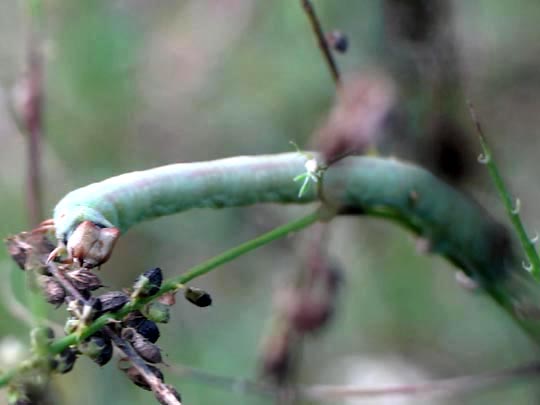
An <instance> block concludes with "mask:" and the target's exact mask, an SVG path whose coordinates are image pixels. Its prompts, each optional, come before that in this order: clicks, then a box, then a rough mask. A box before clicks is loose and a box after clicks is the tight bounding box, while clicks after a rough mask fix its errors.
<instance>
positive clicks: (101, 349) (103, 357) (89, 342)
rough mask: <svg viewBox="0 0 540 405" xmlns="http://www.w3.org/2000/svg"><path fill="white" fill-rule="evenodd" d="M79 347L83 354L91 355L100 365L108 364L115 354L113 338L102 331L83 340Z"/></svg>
mask: <svg viewBox="0 0 540 405" xmlns="http://www.w3.org/2000/svg"><path fill="white" fill-rule="evenodd" d="M78 349H79V351H80V352H81V353H82V354H84V355H86V356H88V357H90V358H91V359H92V360H93V361H94V362H96V363H97V364H98V365H99V366H104V365H105V364H107V363H108V362H109V361H110V360H111V358H112V355H113V346H112V342H111V339H110V338H109V337H108V336H105V335H103V334H101V333H96V334H95V335H92V336H90V337H89V338H88V339H86V340H84V341H83V342H81V344H79V346H78Z"/></svg>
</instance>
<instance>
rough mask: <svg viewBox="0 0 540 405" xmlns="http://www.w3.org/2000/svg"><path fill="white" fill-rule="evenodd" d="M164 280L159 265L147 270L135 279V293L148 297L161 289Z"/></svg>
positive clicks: (135, 294) (134, 295) (136, 295)
mask: <svg viewBox="0 0 540 405" xmlns="http://www.w3.org/2000/svg"><path fill="white" fill-rule="evenodd" d="M162 282H163V273H162V272H161V269H160V268H159V267H156V268H153V269H150V270H147V271H145V272H144V273H143V274H141V275H140V276H139V277H137V279H136V280H135V283H134V284H133V294H132V296H133V297H134V298H135V297H148V296H150V295H154V294H156V293H157V292H158V291H159V288H160V287H161V283H162Z"/></svg>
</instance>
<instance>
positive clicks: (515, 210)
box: [469, 103, 540, 280]
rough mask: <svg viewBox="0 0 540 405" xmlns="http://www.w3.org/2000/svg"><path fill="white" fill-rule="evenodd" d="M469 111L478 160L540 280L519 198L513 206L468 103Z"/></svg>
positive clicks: (538, 266)
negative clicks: (479, 153)
mask: <svg viewBox="0 0 540 405" xmlns="http://www.w3.org/2000/svg"><path fill="white" fill-rule="evenodd" d="M469 111H470V114H471V118H472V120H473V122H474V124H475V126H476V132H477V134H478V139H479V140H480V146H481V147H482V151H483V156H480V157H479V159H478V160H479V161H480V162H481V163H484V164H485V165H486V166H487V168H488V171H489V175H490V177H491V179H492V180H493V182H494V183H495V188H496V189H497V192H498V193H499V197H500V198H501V200H502V202H503V204H504V208H505V210H506V213H507V214H508V217H509V218H510V221H511V223H512V226H513V227H514V229H515V231H516V233H517V235H518V238H519V242H520V243H521V247H522V248H523V251H524V252H525V255H526V256H527V259H528V261H529V265H530V266H531V267H530V272H531V273H532V275H533V276H534V277H535V278H536V279H537V280H540V257H539V256H538V252H537V251H536V248H535V246H534V243H533V242H532V241H531V239H530V237H529V234H528V233H527V230H526V229H525V226H524V225H523V222H522V220H521V215H520V213H519V211H520V208H519V200H516V203H515V204H516V205H515V206H514V201H513V198H512V196H511V194H510V191H509V190H508V187H506V184H505V183H504V180H503V178H502V176H501V174H500V172H499V168H498V166H497V163H496V162H495V160H494V159H493V153H492V152H491V148H490V147H489V145H488V143H487V140H486V137H485V136H484V131H483V129H482V126H481V125H480V121H479V120H478V119H477V117H476V113H475V111H474V108H473V106H472V104H470V103H469Z"/></svg>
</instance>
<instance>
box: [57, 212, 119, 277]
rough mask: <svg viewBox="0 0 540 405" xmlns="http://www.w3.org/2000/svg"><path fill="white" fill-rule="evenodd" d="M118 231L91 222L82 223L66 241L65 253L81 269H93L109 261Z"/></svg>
mask: <svg viewBox="0 0 540 405" xmlns="http://www.w3.org/2000/svg"><path fill="white" fill-rule="evenodd" d="M119 236H120V230H119V229H118V228H114V227H111V228H103V227H100V226H98V225H96V224H94V223H93V222H91V221H83V222H81V223H80V224H79V225H77V227H76V228H75V230H74V231H73V232H72V233H71V235H69V237H68V239H67V244H66V248H67V253H68V255H69V257H70V258H71V259H73V261H75V262H78V263H79V264H80V265H81V266H82V267H85V268H88V269H90V268H93V267H97V266H100V265H101V264H103V263H105V262H106V261H107V260H109V257H110V256H111V253H112V250H113V248H114V245H115V243H116V241H117V240H118V237H119Z"/></svg>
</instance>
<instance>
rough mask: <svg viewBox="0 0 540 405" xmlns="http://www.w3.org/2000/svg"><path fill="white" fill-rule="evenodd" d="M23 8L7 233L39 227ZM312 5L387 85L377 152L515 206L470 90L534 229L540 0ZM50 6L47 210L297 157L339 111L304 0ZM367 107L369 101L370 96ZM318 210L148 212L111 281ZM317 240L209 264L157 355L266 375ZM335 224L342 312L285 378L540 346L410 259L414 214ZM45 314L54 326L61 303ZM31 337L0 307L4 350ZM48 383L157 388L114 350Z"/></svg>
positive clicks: (503, 390) (482, 358) (11, 47)
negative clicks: (99, 194)
mask: <svg viewBox="0 0 540 405" xmlns="http://www.w3.org/2000/svg"><path fill="white" fill-rule="evenodd" d="M22 3H24V2H16V1H3V2H1V4H0V84H1V89H0V195H1V198H0V208H1V211H0V212H1V214H0V235H2V236H3V237H6V236H8V235H10V234H13V233H17V232H20V231H22V230H27V229H30V228H31V227H32V226H33V225H34V224H32V223H31V219H30V216H29V211H28V208H27V206H28V198H27V195H26V180H25V179H26V172H27V166H28V164H27V163H28V152H27V149H28V140H29V137H28V136H25V135H23V134H22V133H21V131H20V129H19V128H18V126H17V125H16V120H15V116H16V115H17V97H19V96H20V95H18V93H17V88H18V86H20V83H21V80H22V79H23V77H24V73H25V71H27V70H28V66H27V65H28V64H27V61H28V58H27V53H28V44H29V40H28V38H29V31H30V26H31V23H30V12H29V11H28V9H27V7H25V5H24V4H22ZM315 6H316V8H317V11H318V13H319V15H320V18H321V20H322V23H323V26H324V27H325V29H326V30H327V31H329V32H330V31H332V30H335V29H337V30H340V31H342V32H343V33H345V34H346V35H347V37H348V39H349V49H348V51H347V52H346V53H345V54H343V55H340V54H336V55H335V56H336V60H337V63H338V65H339V68H340V69H341V71H342V72H343V73H344V74H345V75H346V74H353V75H354V77H355V80H359V81H361V82H362V83H363V85H365V87H367V88H370V89H372V90H373V89H374V90H373V91H374V92H375V94H378V93H377V92H383V94H386V95H387V96H388V97H387V98H385V100H388V103H387V104H385V106H387V107H388V111H386V110H385V111H384V114H383V115H384V117H383V118H384V119H382V120H381V122H383V123H379V122H378V123H377V127H376V129H377V131H379V130H380V131H381V133H382V132H384V137H380V138H379V137H377V143H378V144H379V150H380V151H381V154H384V155H394V156H398V157H402V158H404V159H408V160H413V161H416V162H419V163H420V164H422V165H425V166H427V167H429V168H430V169H431V170H433V171H434V172H436V173H437V174H438V175H439V176H441V177H443V178H445V179H446V181H449V182H451V183H452V184H454V185H455V186H456V187H459V188H461V189H464V190H465V191H466V192H467V193H469V194H472V195H474V197H475V198H476V199H477V200H479V201H480V202H481V203H482V204H483V205H484V206H485V207H486V208H487V209H488V210H489V211H490V212H491V213H492V214H493V215H494V216H496V217H499V218H500V219H501V221H504V214H503V211H502V205H501V203H500V202H499V201H498V199H497V198H496V196H495V194H494V191H493V188H492V186H491V183H490V180H489V178H488V177H487V175H486V173H485V170H484V167H483V166H480V165H478V164H477V162H476V157H477V154H478V151H479V146H478V144H477V141H476V138H475V135H474V132H473V131H472V126H471V124H470V122H469V119H468V115H467V111H466V107H465V102H464V100H465V95H467V97H469V98H470V99H471V100H472V101H473V102H474V103H475V105H476V109H477V112H478V114H479V116H480V118H481V120H482V123H483V126H484V129H485V131H486V133H487V134H488V136H489V139H490V141H491V144H492V146H493V148H494V150H495V153H496V156H497V159H498V161H499V163H500V166H501V169H502V172H503V173H504V175H505V177H506V179H507V180H508V181H509V183H510V184H511V186H512V189H513V190H514V191H515V192H516V193H517V195H519V197H520V199H521V201H522V214H523V218H524V221H525V223H526V224H527V225H528V228H529V229H530V230H531V231H533V230H535V229H540V215H538V209H537V207H538V203H539V202H540V189H539V187H538V186H537V180H538V174H539V173H540V163H538V158H537V152H538V150H539V146H540V145H539V143H538V140H537V139H538V138H537V136H536V132H537V128H538V127H540V114H538V113H537V111H538V110H539V108H540V101H539V100H540V97H538V95H539V94H540V70H539V69H538V67H539V64H540V56H539V55H540V28H539V25H538V20H539V18H540V3H539V2H538V1H536V0H516V1H513V2H508V1H498V0H477V1H474V2H470V1H465V0H453V1H451V0H437V1H425V0H410V1H405V0H365V1H361V2H360V1H334V2H324V1H322V0H319V1H315ZM40 18H41V19H42V23H43V24H42V28H41V29H40V31H38V35H36V38H37V41H36V42H37V43H38V44H39V46H38V47H41V49H42V51H43V57H44V60H43V65H44V72H45V77H44V90H43V108H44V123H43V138H44V139H43V145H42V146H43V148H42V160H43V162H42V167H41V175H42V176H43V195H44V202H43V205H44V207H43V209H44V212H45V213H46V214H44V218H43V219H45V218H47V217H50V215H51V212H52V208H53V207H54V205H55V203H56V202H57V201H58V200H59V199H60V198H61V197H62V196H63V195H64V194H65V193H67V192H68V191H70V190H72V189H74V188H77V187H79V186H83V185H86V184H88V183H90V182H94V181H98V180H101V179H103V178H106V177H109V176H112V175H115V174H120V173H123V172H126V171H133V170H142V169H145V168H150V167H154V166H159V165H163V164H168V163H173V162H188V161H196V160H207V159H215V158H221V157H227V156H235V155H242V154H265V153H277V152H286V151H291V150H293V149H292V147H291V145H290V144H289V141H291V140H294V141H295V142H297V143H298V144H299V145H300V146H305V147H308V145H311V144H312V142H313V134H314V133H316V132H317V129H318V128H320V127H321V125H323V123H324V122H325V118H326V116H327V114H328V112H329V111H330V110H331V108H332V106H333V105H334V98H335V86H334V83H333V81H332V78H331V76H330V75H329V72H328V70H327V68H326V66H325V63H324V61H323V59H322V57H321V54H320V51H319V49H318V47H317V45H316V40H315V37H314V36H313V32H312V31H311V29H310V25H309V22H308V20H307V18H306V16H305V14H304V12H303V10H302V7H301V5H300V2H299V1H288V2H285V1H277V2H275V1H273V2H270V1H262V0H259V1H255V0H221V1H218V0H191V1H188V0H185V1H171V0H161V1H140V0H131V1H127V0H112V1H105V0H96V1H92V2H89V1H84V0H76V1H73V0H71V1H67V0H47V1H44V2H43V8H42V11H41V17H40ZM384 92H387V93H388V94H387V93H384ZM359 103H360V105H361V107H360V110H361V111H367V112H366V114H369V113H370V111H371V110H370V108H372V107H373V106H370V105H369V103H368V104H365V105H364V104H362V101H360V102H359ZM362 106H364V107H365V108H363V107H362ZM362 108H363V109H362ZM385 108H386V107H385ZM14 110H15V114H14V113H13V111H14ZM383 127H384V128H383ZM310 208H311V207H283V206H272V205H265V206H257V207H250V208H242V209H227V210H194V211H190V212H187V213H184V214H181V215H177V216H172V217H167V218H163V219H159V220H156V221H153V222H148V223H145V224H142V225H140V226H138V227H136V228H134V229H132V230H130V232H129V233H128V234H126V235H125V236H124V237H123V238H122V239H121V241H120V242H119V244H118V245H117V249H116V252H115V255H114V257H113V259H112V260H111V261H110V262H108V263H107V264H106V265H104V266H103V267H102V270H101V272H100V277H102V279H103V280H104V282H105V284H106V285H107V286H109V287H110V288H111V289H121V288H122V287H127V286H129V285H130V284H131V283H132V281H133V279H134V278H135V277H136V275H137V274H139V273H141V272H142V271H144V270H146V269H148V268H150V267H155V266H159V267H161V268H162V269H163V270H164V273H165V275H166V276H167V277H170V276H173V275H178V274H180V273H181V272H183V271H185V270H186V269H187V268H189V267H190V266H193V265H195V264H197V263H199V262H200V261H202V260H205V259H207V258H210V257H212V256H213V255H215V254H217V253H220V252H222V251H224V250H226V249H228V248H230V247H233V246H234V245H236V244H239V243H241V242H244V241H246V240H248V239H250V238H253V237H255V236H257V235H259V234H261V233H262V232H264V231H266V230H269V229H271V228H272V227H275V226H277V225H280V224H283V223H285V222H286V221H288V220H290V219H293V218H297V217H299V216H301V215H303V214H304V213H307V212H308V211H309V209H310ZM456 226H459V224H456ZM309 235H310V230H307V231H305V232H303V233H301V234H297V235H294V236H293V237H291V238H288V239H286V240H283V241H278V242H275V243H273V244H271V245H268V246H265V247H263V248H261V249H259V250H258V251H256V252H254V253H251V254H249V255H246V256H245V257H242V258H240V259H238V260H236V261H234V262H233V263H231V264H228V265H226V266H223V267H222V268H220V269H219V270H217V271H214V272H212V273H211V274H209V275H207V276H205V277H203V278H201V279H199V280H197V281H196V282H195V283H194V284H195V285H197V286H199V287H202V288H205V289H207V290H208V291H209V292H210V293H211V294H212V297H213V300H214V305H213V306H212V307H211V308H208V309H200V308H197V307H195V306H192V305H189V304H188V303H185V302H183V301H180V302H178V303H177V305H176V306H175V307H174V308H173V311H172V314H173V317H172V320H171V322H170V323H169V324H167V325H164V326H162V327H161V333H162V338H161V339H160V346H161V347H162V348H163V350H164V353H166V362H167V363H169V364H171V365H175V364H178V365H187V366H192V367H196V368H199V369H202V370H206V371H208V372H210V373H215V374H219V375H224V376H231V377H238V378H251V379H255V378H256V377H257V376H258V375H260V372H261V358H262V354H261V347H263V346H261V345H262V342H263V340H264V337H265V336H268V335H269V333H271V331H269V329H271V328H272V325H273V324H272V322H271V319H272V313H273V311H274V305H273V303H272V302H273V300H275V299H274V298H273V297H275V295H276V294H275V293H276V290H279V289H280V288H283V286H284V285H287V283H289V284H290V283H291V282H292V281H291V280H292V279H293V277H294V274H295V273H296V272H297V271H298V268H299V267H301V266H302V263H303V261H304V260H303V259H304V256H305V244H306V236H309ZM327 236H328V251H329V255H330V256H331V257H332V258H333V259H334V260H335V261H337V263H339V266H340V267H341V268H342V269H343V273H344V280H345V282H344V284H343V288H342V289H341V291H340V294H339V296H338V297H337V302H336V303H335V306H336V308H335V313H334V316H333V319H332V320H331V322H329V323H328V325H325V328H324V329H323V330H320V331H318V333H315V334H312V335H309V336H306V337H305V339H303V342H302V347H301V349H300V350H299V351H300V352H301V356H299V357H298V358H297V361H296V363H297V368H296V369H295V371H294V373H292V375H291V376H289V379H290V382H292V383H305V384H330V383H335V384H355V385H358V386H365V387H378V386H381V385H389V384H391V385H396V384H409V383H415V382H422V381H427V380H431V379H437V378H445V377H452V376H460V375H465V374H474V373H480V372H483V371H489V370H495V369H500V368H504V367H510V366H515V365H518V364H522V363H524V362H527V361H530V360H533V359H534V357H535V356H536V355H537V348H536V347H535V345H533V344H532V343H531V342H530V341H529V340H528V338H527V337H526V336H525V335H524V334H523V333H522V332H521V331H520V330H519V329H518V328H517V327H516V325H515V324H514V323H513V322H512V320H511V319H509V318H508V316H507V315H506V314H505V313H504V312H503V311H502V310H500V309H499V308H498V307H497V306H496V305H495V304H494V303H493V302H492V301H491V300H490V299H489V297H486V296H484V295H482V294H474V293H470V292H469V291H466V290H465V289H463V288H461V287H460V286H458V285H457V283H456V282H455V280H454V272H455V269H454V268H453V267H452V266H451V265H450V264H448V263H447V262H446V261H444V260H443V259H441V258H439V257H432V256H429V255H425V254H422V253H419V252H418V251H417V249H416V245H417V241H415V239H414V238H413V237H412V236H411V235H409V234H408V233H407V232H405V231H403V230H402V229H399V228H397V227H395V226H394V225H392V224H389V223H384V222H381V221H377V220H373V219H368V218H358V217H345V218H338V219H336V220H334V221H332V224H331V225H330V227H329V230H328V235H327ZM0 261H1V263H0V264H1V271H2V274H3V275H4V281H3V282H2V283H3V284H5V285H6V286H8V287H7V288H10V287H9V285H10V283H12V284H13V286H12V287H11V288H12V289H13V292H14V294H16V296H17V297H19V299H20V300H21V301H22V302H25V299H26V295H27V294H26V292H25V291H26V289H25V277H24V273H23V272H21V271H19V270H18V269H17V268H16V265H15V263H13V262H12V261H11V259H9V258H8V256H7V252H6V251H5V250H0ZM48 311H49V312H48V316H49V317H50V318H52V319H54V320H57V321H58V322H60V323H63V319H65V312H64V310H63V309H59V310H56V311H55V310H52V309H50V308H48ZM28 332H29V329H28V327H27V326H26V325H25V324H24V323H22V322H20V320H19V319H17V317H16V316H14V315H13V313H12V312H10V311H9V310H8V308H6V306H5V305H3V306H2V307H0V344H1V342H5V341H6V339H16V340H18V341H20V342H22V343H24V344H27V343H28ZM164 373H165V376H166V381H167V382H169V383H171V384H173V385H174V386H175V387H177V388H178V390H179V391H180V392H181V393H182V397H183V399H184V402H185V403H186V404H189V405H197V404H212V403H220V404H267V403H272V401H271V400H269V399H267V398H264V397H262V396H260V395H252V394H246V393H244V392H242V390H241V389H239V388H238V387H236V388H235V387H233V386H228V387H225V389H223V388H220V387H217V386H215V385H214V384H211V383H208V382H207V383H205V382H202V381H200V380H198V379H196V378H195V379H194V378H192V377H182V376H180V375H176V374H175V373H174V372H173V371H172V370H169V369H167V367H164ZM51 389H52V391H53V393H54V397H55V398H56V399H55V400H54V401H55V402H53V403H57V404H72V403H77V404H79V405H87V404H88V405H91V404H97V403H117V404H143V403H144V404H148V403H152V401H153V398H152V395H151V394H150V393H148V392H146V391H142V390H141V389H139V388H137V387H135V386H133V385H132V384H130V383H129V382H128V381H127V380H126V378H125V376H124V375H123V374H122V373H121V372H119V371H118V370H117V369H116V366H115V364H114V362H111V363H110V364H108V365H106V366H105V367H103V368H102V369H101V368H99V367H98V366H96V365H95V364H93V363H92V362H91V361H89V360H88V359H86V358H83V359H81V360H79V361H78V363H77V365H76V367H75V370H74V371H73V372H71V373H69V374H67V375H65V376H61V377H56V378H54V380H53V384H52V386H51ZM539 396H540V391H539V390H538V387H537V386H536V385H535V384H514V385H509V386H502V387H499V388H497V389H494V388H491V389H489V390H487V391H483V392H482V393H474V394H467V395H460V396H451V397H449V398H444V399H441V398H435V399H433V398H428V399H422V401H424V402H421V401H420V400H418V399H417V398H412V399H411V398H406V397H404V398H395V397H391V398H388V399H377V402H376V401H375V400H374V399H368V400H365V401H363V402H361V401H359V400H352V399H349V400H346V401H343V402H339V401H329V402H327V403H328V404H330V403H332V404H336V403H343V404H357V403H381V404H382V403H384V404H387V403H388V404H398V403H399V404H405V403H407V404H408V403H415V404H418V403H426V404H427V403H430V404H438V403H444V404H453V403H456V404H458V403H459V404H462V403H467V404H488V403H489V404H499V403H500V404H503V403H510V402H511V403H514V404H530V403H537V402H538V400H539V399H538V398H539ZM306 403H308V402H306Z"/></svg>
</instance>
